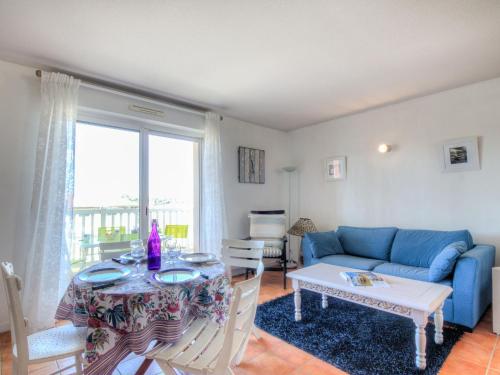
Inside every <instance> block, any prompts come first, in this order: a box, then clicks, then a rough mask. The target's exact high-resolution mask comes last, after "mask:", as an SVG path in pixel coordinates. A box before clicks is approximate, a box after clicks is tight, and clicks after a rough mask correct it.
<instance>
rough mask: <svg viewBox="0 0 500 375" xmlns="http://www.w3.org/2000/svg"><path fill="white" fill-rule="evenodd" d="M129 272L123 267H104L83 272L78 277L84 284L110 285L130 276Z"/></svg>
mask: <svg viewBox="0 0 500 375" xmlns="http://www.w3.org/2000/svg"><path fill="white" fill-rule="evenodd" d="M130 272H131V271H130V270H129V269H128V268H125V267H106V268H99V269H94V270H88V271H83V272H82V273H80V274H79V275H78V277H79V279H80V280H82V281H84V282H86V283H92V284H95V283H110V282H113V281H117V280H121V279H123V278H125V277H127V276H128V275H130Z"/></svg>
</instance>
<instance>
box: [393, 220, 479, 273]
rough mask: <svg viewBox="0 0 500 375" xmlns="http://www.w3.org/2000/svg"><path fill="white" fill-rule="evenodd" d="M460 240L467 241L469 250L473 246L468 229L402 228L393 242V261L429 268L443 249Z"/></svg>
mask: <svg viewBox="0 0 500 375" xmlns="http://www.w3.org/2000/svg"><path fill="white" fill-rule="evenodd" d="M458 241H463V242H465V244H466V245H467V250H470V249H472V247H473V242H472V236H471V235H470V233H469V231H468V230H457V231H449V232H445V231H436V230H415V229H400V230H398V232H397V233H396V237H395V238H394V242H393V244H392V249H391V262H392V263H399V264H404V265H405V266H413V267H425V268H429V267H430V266H431V263H432V261H433V260H434V258H435V257H436V256H437V255H438V254H439V253H440V252H441V250H443V249H444V248H445V247H446V246H448V245H449V244H451V243H453V242H458Z"/></svg>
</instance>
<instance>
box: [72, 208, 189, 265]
mask: <svg viewBox="0 0 500 375" xmlns="http://www.w3.org/2000/svg"><path fill="white" fill-rule="evenodd" d="M192 215H193V210H192V209H185V208H175V207H171V208H152V209H150V210H149V217H150V220H153V219H156V220H157V221H158V225H159V228H160V229H161V230H162V231H163V229H164V228H165V226H166V225H167V224H189V223H192V222H193V221H192V220H193V217H192ZM139 225H140V224H139V208H138V207H137V206H135V207H134V206H118V207H75V208H74V209H73V246H72V249H71V261H72V263H83V264H86V263H88V262H91V261H95V260H97V259H98V250H99V242H101V241H102V240H103V236H107V238H106V239H105V240H106V241H107V242H114V241H130V240H132V239H136V238H139V236H140V226H139ZM190 229H191V228H190ZM106 231H107V232H106ZM110 231H111V232H112V233H110ZM188 243H192V230H190V231H189V238H188Z"/></svg>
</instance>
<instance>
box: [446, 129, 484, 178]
mask: <svg viewBox="0 0 500 375" xmlns="http://www.w3.org/2000/svg"><path fill="white" fill-rule="evenodd" d="M443 156H444V172H463V171H477V170H479V169H480V165H479V148H478V137H467V138H460V139H453V140H450V141H447V142H445V143H444V145H443Z"/></svg>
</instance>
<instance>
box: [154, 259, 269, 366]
mask: <svg viewBox="0 0 500 375" xmlns="http://www.w3.org/2000/svg"><path fill="white" fill-rule="evenodd" d="M263 270H264V265H263V264H262V262H261V263H260V265H259V266H258V267H257V275H256V276H255V277H254V278H252V279H250V280H245V281H242V282H239V283H237V284H235V286H234V289H233V296H232V301H231V305H230V309H229V317H228V319H227V321H226V324H225V325H219V324H218V323H216V322H214V321H212V320H210V319H208V318H207V319H195V320H193V321H192V322H191V325H190V326H189V328H188V329H187V330H186V332H185V333H184V334H183V336H182V337H181V338H180V339H179V341H177V342H176V343H175V344H173V345H171V346H168V347H166V348H160V349H158V350H156V351H155V350H153V351H152V352H150V353H148V354H147V355H146V356H147V357H148V358H151V359H154V360H156V362H157V363H158V365H159V366H160V368H161V369H162V370H163V371H164V373H165V374H167V375H174V374H175V370H174V369H177V370H180V371H184V372H187V373H189V374H193V375H234V372H233V370H232V369H231V365H232V364H239V362H240V361H241V358H242V357H243V353H244V350H245V349H246V345H247V343H248V338H249V336H250V332H251V330H252V326H253V321H254V319H255V311H256V308H257V299H258V296H259V287H260V280H261V277H262V272H263Z"/></svg>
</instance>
